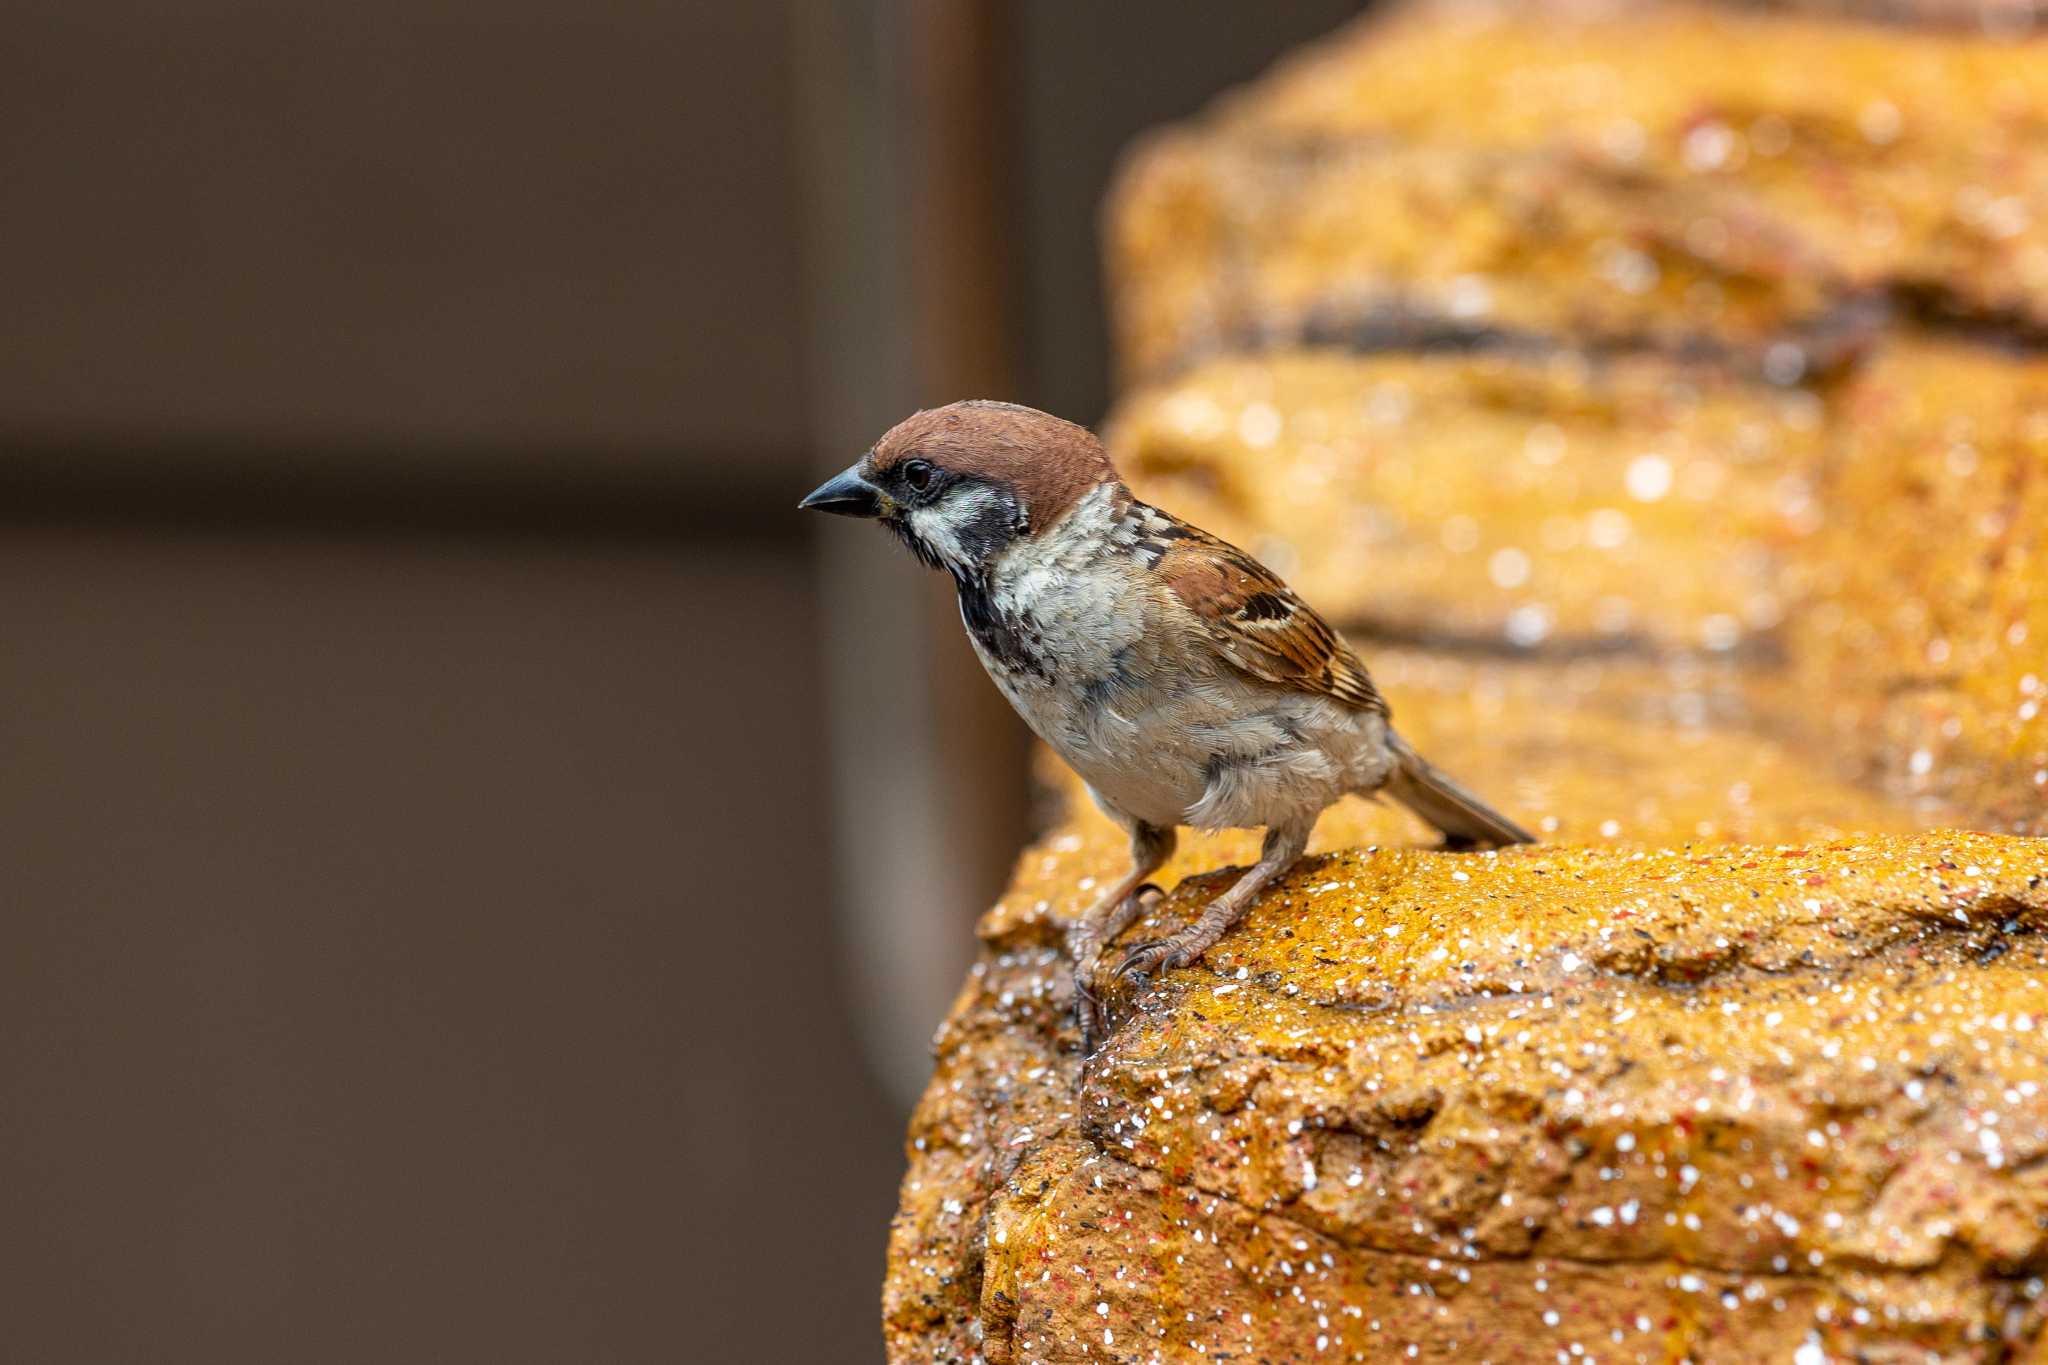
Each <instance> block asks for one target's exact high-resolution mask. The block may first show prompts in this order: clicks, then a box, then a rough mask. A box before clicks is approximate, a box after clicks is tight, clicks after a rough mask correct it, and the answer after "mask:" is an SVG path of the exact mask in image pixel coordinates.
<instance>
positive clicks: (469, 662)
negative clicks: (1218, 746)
mask: <svg viewBox="0 0 2048 1365" xmlns="http://www.w3.org/2000/svg"><path fill="white" fill-rule="evenodd" d="M1357 8H1358V6H1357V5H1356V4H1355V3H1343V4H1340V3H1297V4H1294V5H1290V6H1287V7H1281V8H1275V9H1272V10H1270V11H1269V10H1268V9H1267V8H1266V7H1260V8H1259V9H1257V10H1256V11H1255V10H1254V9H1252V8H1251V7H1239V6H1235V5H1232V4H1227V3H1224V2H1223V0H1215V2H1214V3H1204V4H1197V5H1193V6H1189V5H1187V4H1185V3H1172V2H1170V0H1145V2H1144V3H1139V4H1127V5H1122V6H1115V7H1109V6H1098V5H1095V4H1092V3H1084V2H1083V0H1057V2H1052V3H1048V2H1046V0H1035V2H1034V3H1031V4H1022V3H1018V4H1012V5H996V4H988V5H977V4H969V3H964V0H963V2H962V3H945V2H944V0H926V2H925V3H914V2H913V0H896V2H895V3H889V2H887V0H866V2H864V3H855V2H854V0H835V2H834V3H825V2H823V0H821V2H820V3H817V4H809V3H805V4H797V5H790V6H787V7H785V6H778V5H729V4H711V3H685V4H673V3H659V4H658V3H654V2H653V0H645V2H644V3H636V2H635V0H599V2H598V3H590V4H583V5H576V6H543V5H535V4H530V3H524V2H523V0H501V2H500V3H496V4H482V3H476V2H475V0H414V3H409V4H404V5H398V4H390V3H382V2H381V0H375V2H373V3H369V4H357V5H347V6H343V5H331V4H313V3H308V0H271V3H266V4H261V5H259V4H254V3H247V2H246V0H195V2H194V3H188V4H182V5H172V6H161V5H146V4H141V3H135V2H134V0H128V2H127V3H123V2H122V0H65V2H64V3H61V4H59V3H54V0H14V2H13V3H10V4H8V5H7V6H5V7H4V9H0V186H4V189H0V242H4V245H5V250H4V251H0V297H4V298H5V299H6V307H5V308H4V309H0V632H4V635H0V638H4V641H5V644H4V653H0V866H4V869H5V873H4V877H0V926H4V932H5V935H6V941H5V948H6V951H5V952H4V954H0V964H4V966H0V971H4V973H5V976H4V980H0V1002H4V1003H0V1087H4V1088H0V1097H4V1113H5V1119H4V1121H0V1281H4V1283H5V1284H6V1285H7V1298H8V1301H9V1302H10V1304H11V1305H12V1308H11V1311H10V1312H9V1313H8V1315H7V1317H8V1329H7V1332H8V1338H9V1344H8V1352H7V1353H8V1355H9V1356H10V1357H11V1358H14V1359H21V1360H36V1361H52V1362H55V1361H94V1362H98V1361H129V1360H133V1361H155V1360H165V1361H170V1360H206V1361H211V1362H237V1361H252V1362H253V1361H264V1362H269V1361H277V1360H292V1361H305V1362H319V1361H360V1360H380V1361H384V1360H436V1361H441V1360H492V1361H560V1360H603V1361H656V1360H677V1359H694V1360H704V1359H733V1360H748V1361H763V1362H774V1361H792V1362H796V1361H803V1362H824V1361H842V1360H843V1361H866V1360H875V1359H878V1358H879V1355H880V1344H879V1334H878V1328H877V1323H876V1317H877V1309H876V1299H877V1292H878V1283H879V1278H880V1273H881V1248H882V1242H883V1237H884V1229H885V1224H886V1220H887V1218H888V1216H889V1213H890V1210H891V1208H892V1207H893V1204H894V1186H895V1182H896V1180H897V1178H898V1175H899V1174H900V1170H901V1162H900V1157H899V1154H898V1135H899V1133H900V1131H901V1123H902V1118H903V1111H904V1108H905V1106H906V1105H907V1102H908V1098H909V1096H910V1095H911V1094H914V1091H915V1087H916V1085H917V1084H918V1083H919V1082H920V1081H921V1079H922V1068H923V1066H924V1053H923V1041H924V1037H925V1035H926V1034H928V1032H929V1030H930V1028H931V1027H932V1025H933V1024H934V1023H935V1022H936V1020H937V1018H938V1013H939V1010H940V1009H941V1008H942V1006H943V1003H944V1000H945V998H946V996H947V994H948V993H949V992H950V990H951V986H952V983H953V981H954V980H955V979H956V974H957V971H958V969H959V966H960V964H962V963H964V962H965V961H966V960H967V957H968V949H969V936H970V927H969V926H970V924H971V921H972V917H973V916H974V914H975V913H976V912H977V911H978V909H979V908H980V904H981V902H982V900H984V899H985V898H986V896H987V895H988V894H989V893H990V892H991V891H992V890H993V887H994V885H995V880H996V878H997V877H999V876H1000V874H1001V869H1002V862H1003V860H1004V859H1005V858H1006V857H1007V856H1008V854H1009V852H1010V851H1012V850H1013V849H1014V847H1015V844H1016V840H1017V838H1018V837H1019V834H1020V832H1021V823H1022V820H1023V818H1024V816H1023V811H1022V806H1021V802H1020V800H1019V797H1018V792H1019V791H1020V790H1021V783H1020V782H1019V781H1018V780H1017V777H1016V770H1015V768H1014V763H1015V760H1016V756H1017V753H1018V746H1017V743H1016V737H1015V733H1014V730H1013V729H1011V728H1010V724H1009V722H1008V721H1007V720H1006V719H1005V718H1004V717H1003V716H1002V714H1001V713H1000V712H999V711H997V710H993V709H991V708H990V707H989V705H988V694H987V693H986V692H985V690H984V689H985V684H982V683H980V681H979V679H978V678H977V677H975V676H973V675H971V673H970V672H969V671H968V669H969V665H968V664H967V663H966V662H965V661H966V655H965V651H964V648H962V647H961V646H960V645H959V643H958V642H957V640H955V639H954V637H953V635H952V633H951V631H952V630H953V629H955V628H954V627H952V626H951V625H950V623H949V622H947V621H946V619H945V618H946V614H947V613H948V612H949V611H950V607H949V606H948V605H947V604H946V603H945V602H944V599H943V593H942V592H941V591H940V588H939V585H937V584H931V583H920V582H918V581H917V579H916V576H915V574H914V572H913V570H912V569H911V567H910V566H909V565H908V563H907V562H905V561H902V560H901V559H900V558H899V557H895V556H893V555H892V554H891V553H890V552H889V551H888V550H887V547H885V546H882V545H880V544H879V543H878V540H879V538H865V539H864V538H858V536H857V533H858V531H859V530H861V529H863V528H847V527H838V526H834V527H830V528H826V527H821V526H816V525H812V524H809V523H808V522H806V521H805V520H804V519H802V518H799V517H797V516H796V515H795V514H794V512H793V511H792V510H791V509H792V506H793V504H794V502H795V500H796V498H797V497H798V496H800V495H801V494H802V493H803V492H804V491H805V490H806V489H807V488H808V487H809V486H810V484H811V482H813V481H814V480H815V478H816V476H818V475H819V474H821V473H823V472H826V471H827V470H829V469H834V468H837V467H839V466H840V465H842V464H844V463H845V462H846V461H847V460H848V459H849V458H851V457H852V455H853V454H855V453H857V452H858V450H859V449H860V447H861V445H863V444H864V443H865V442H866V441H867V440H869V439H871V438H872V436H873V435H874V434H875V433H876V432H877V431H878V430H879V429H880V427H881V426H882V425H885V424H886V423H887V422H888V421H890V420H893V418H894V417H896V416H900V415H901V414H902V413H903V412H904V411H905V410H907V409H908V408H909V407H912V406H914V405H916V404H917V403H919V402H922V401H930V400H935V399H940V398H947V397H954V396H959V395H960V393H962V392H963V391H967V390H973V391H976V392H983V393H989V394H993V395H997V396H1007V397H1018V398H1022V399H1024V400H1026V401H1032V402H1036V403H1039V404H1041V405H1044V406H1047V407H1051V408H1054V409H1056V410H1058V411H1061V412H1063V413H1066V414H1069V415H1072V416H1075V417H1079V418H1084V419H1093V418H1094V417H1096V416H1098V415H1099V413H1100V411H1101V409H1102V407H1103V405H1104V401H1105V397H1106V391H1107V389H1106V382H1107V375H1106V365H1105V359H1104V357H1105V345H1104V341H1103V329H1102V322H1101V314H1100V304H1099V294H1098V290H1097V285H1096V280H1095V272H1096V265H1095V259H1096V258H1095V236H1094V215H1095V211H1096V203H1097V200H1098V197H1099V195H1100V192H1101V189H1102V186H1103V183H1104V181H1105V178H1106V176H1107V174H1108V171H1109V168H1110V166H1111V164H1112V161H1113V159H1114V157H1115V154H1116V152H1117V149H1118V148H1119V147H1120V146H1121V145H1122V144H1123V143H1124V142H1125V141H1126V140H1127V139H1128V137H1129V136H1130V135H1131V134H1132V133H1133V132H1135V131H1136V130H1138V129H1141V128H1143V127H1145V126H1148V125H1150V124H1152V123H1155V122H1158V121H1160V120H1162V119H1165V118H1169V117H1173V116H1177V115H1181V114H1184V113H1186V112H1188V111H1189V110H1190V109H1192V108H1194V107H1195V106H1197V105H1198V104H1199V103H1201V102H1202V101H1203V100H1204V99H1205V98H1207V97H1208V96H1209V95H1211V94H1213V93H1214V92H1215V91H1217V90H1218V89H1220V88H1221V87H1223V86H1224V85H1226V84H1229V83H1231V82H1233V81H1236V80H1240V79H1242V78H1244V77H1246V76H1248V75H1250V74H1251V73H1253V72H1255V71H1256V70H1258V69H1259V68H1261V67H1262V66H1264V65H1265V64H1266V63H1267V62H1268V61H1269V60H1270V59H1271V57H1272V56H1273V55H1274V54H1276V53H1277V52H1279V51H1281V50H1283V49H1285V48H1287V47H1289V46H1292V45H1293V44H1295V43H1297V42H1299V41H1301V40H1302V39H1304V38H1306V37H1308V36H1310V35H1312V34H1315V33H1318V32H1321V31H1323V30H1324V29H1326V28H1328V27H1329V26H1331V25H1332V24H1334V23H1335V22H1337V21H1339V20H1340V19H1341V18H1343V17H1344V16H1345V15H1346V14H1348V13H1351V12H1354V11H1355V10H1356V9H1357ZM821 554H822V555H823V556H825V558H824V560H823V561H822V562H821V561H820V558H819V556H820V555H821ZM821 583H822V585H823V586H822V588H821ZM835 719H836V722H837V723H836V724H835ZM835 806H836V807H837V809H838V810H839V811H840V812H841V813H842V815H844V816H846V817H849V818H844V819H841V820H839V821H838V822H837V828H836V829H835V820H834V810H835ZM854 815H858V817H859V818H858V820H857V822H856V821H854V820H853V819H851V818H850V817H852V816H854Z"/></svg>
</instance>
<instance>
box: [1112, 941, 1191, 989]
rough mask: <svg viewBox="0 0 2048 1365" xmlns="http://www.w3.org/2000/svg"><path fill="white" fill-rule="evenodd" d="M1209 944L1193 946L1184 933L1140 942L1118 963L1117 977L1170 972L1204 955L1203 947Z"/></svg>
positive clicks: (1124, 977)
mask: <svg viewBox="0 0 2048 1365" xmlns="http://www.w3.org/2000/svg"><path fill="white" fill-rule="evenodd" d="M1207 946H1208V945H1207V944H1203V945H1201V947H1191V945H1189V943H1188V942H1187V936H1186V935H1184V934H1175V935H1174V936H1173V937H1172V938H1156V939H1153V940H1151V941H1150V942H1147V943H1140V944H1138V945H1137V946H1136V947H1134V948H1132V949H1131V950H1130V951H1129V952H1128V953H1125V954H1124V960H1123V961H1122V962H1119V963H1117V965H1116V975H1117V979H1118V980H1129V979H1130V978H1131V977H1134V976H1157V975H1159V974H1160V973H1161V972H1170V971H1172V970H1173V969H1174V968H1175V967H1185V966H1187V965H1188V964H1189V963H1190V962H1193V961H1194V960H1195V959H1196V958H1198V957H1200V956H1201V955H1202V948H1204V947H1207Z"/></svg>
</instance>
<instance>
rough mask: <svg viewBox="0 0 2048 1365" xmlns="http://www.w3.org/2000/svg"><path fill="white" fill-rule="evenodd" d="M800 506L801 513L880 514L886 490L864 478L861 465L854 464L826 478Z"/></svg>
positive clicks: (859, 515) (843, 515)
mask: <svg viewBox="0 0 2048 1365" xmlns="http://www.w3.org/2000/svg"><path fill="white" fill-rule="evenodd" d="M796 506H797V510H798V511H800V512H801V511H806V510H808V511H812V512H833V513H836V514H837V515H839V516H842V517H879V516H881V515H882V506H883V504H882V490H881V489H879V488H877V487H875V486H874V485H873V484H871V483H869V482H868V481H867V480H866V479H863V478H862V477H861V476H860V466H859V465H854V466H852V467H851V468H849V469H847V470H845V471H844V472H842V473H838V474H834V475H833V476H832V477H831V478H829V479H827V480H825V482H824V483H822V484H820V485H818V487H817V488H816V489H814V490H813V491H812V493H811V495H810V496H809V497H807V498H805V499H804V500H803V501H802V502H800V503H798V504H797V505H796Z"/></svg>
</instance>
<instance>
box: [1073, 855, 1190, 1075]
mask: <svg viewBox="0 0 2048 1365" xmlns="http://www.w3.org/2000/svg"><path fill="white" fill-rule="evenodd" d="M1165 895H1166V893H1165V892H1164V891H1162V890H1160V889H1159V887H1158V886H1157V885H1156V884H1154V883H1152V882H1145V883H1143V884H1142V885H1140V886H1137V887H1135V888H1133V889H1132V891H1131V893H1130V895H1128V896H1127V897H1125V898H1124V900H1123V901H1122V903H1121V904H1120V905H1119V906H1118V911H1117V914H1116V915H1115V916H1114V918H1113V927H1114V928H1115V929H1118V930H1121V929H1122V928H1123V926H1124V924H1125V923H1128V922H1129V921H1130V920H1133V919H1136V918H1137V917H1138V916H1139V915H1142V914H1144V913H1145V912H1146V911H1148V910H1150V909H1151V908H1152V906H1154V905H1155V904H1157V903H1158V902H1159V901H1160V900H1161V899H1162V898H1163V897H1164V896H1165ZM1102 948H1103V940H1102V939H1101V938H1099V937H1096V936H1094V935H1091V934H1084V933H1076V934H1075V935H1074V936H1073V937H1072V938H1071V939H1069V940H1068V942H1067V950H1068V952H1069V953H1070V954H1071V955H1072V957H1073V959H1074V1027H1075V1029H1076V1030H1077V1031H1078V1032H1079V1033H1080V1035H1081V1055H1082V1056H1083V1057H1089V1056H1093V1055H1094V1052H1095V1049H1096V1047H1097V1045H1099V1044H1100V1043H1101V1042H1102V1040H1103V1039H1104V1038H1106V1037H1107V1036H1108V1035H1109V1022H1110V1021H1109V1010H1108V1006H1107V1003H1106V1002H1105V1001H1104V1000H1103V998H1102V997H1101V996H1100V995H1098V994H1097V993H1096V990H1095V985H1094V983H1095V977H1096V970H1097V967H1098V965H1099V964H1098V960H1099V959H1100V957H1101V956H1102Z"/></svg>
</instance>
